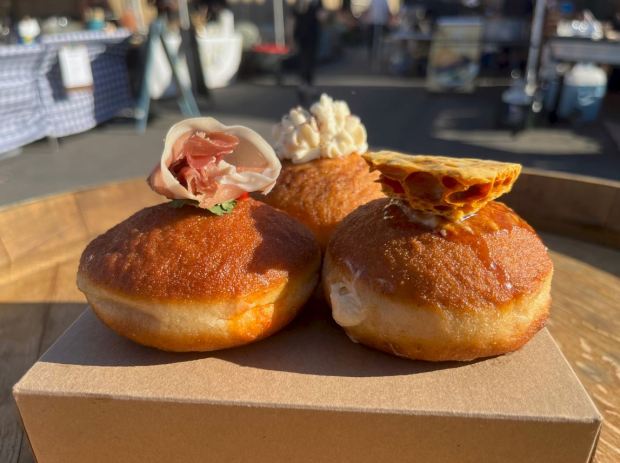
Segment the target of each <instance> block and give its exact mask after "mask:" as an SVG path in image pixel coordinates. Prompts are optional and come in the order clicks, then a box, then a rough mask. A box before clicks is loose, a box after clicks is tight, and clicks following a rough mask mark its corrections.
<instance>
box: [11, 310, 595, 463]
mask: <svg viewBox="0 0 620 463" xmlns="http://www.w3.org/2000/svg"><path fill="white" fill-rule="evenodd" d="M14 395H15V398H16V400H17V404H18V406H19V410H20V413H21V416H22V419H23V423H24V425H25V428H26V431H27V434H28V436H29V438H30V442H31V444H32V447H33V450H34V453H35V455H36V457H37V460H38V462H39V463H56V462H62V463H71V462H91V463H96V462H112V461H113V462H150V463H154V462H166V463H169V462H205V461H213V462H253V463H254V462H270V463H273V462H356V463H362V462H400V461H407V462H409V461H416V462H425V463H432V462H476V463H479V462H502V463H510V462H519V463H523V462H545V463H553V462H558V463H560V462H561V463H571V462H575V463H576V462H579V463H583V462H587V461H588V460H589V459H590V458H591V456H592V454H593V452H594V447H595V443H596V439H597V436H598V432H599V428H600V425H601V416H600V414H599V413H598V411H597V410H596V408H595V406H594V404H593V403H592V401H591V400H590V398H589V397H588V395H587V393H586V392H585V390H584V389H583V387H582V385H581V384H580V383H579V381H578V379H577V377H576V376H575V374H574V373H573V371H572V370H571V368H570V366H569V365H568V363H567V362H566V360H565V359H564V357H563V356H562V354H561V353H560V351H559V350H558V348H557V346H556V344H555V343H554V341H553V339H552V338H551V336H550V335H549V333H548V332H547V330H543V331H541V332H540V333H539V334H538V335H537V336H536V337H535V338H534V339H533V340H532V341H531V342H530V343H529V344H527V345H526V346H525V347H524V348H523V349H522V350H520V351H519V352H516V353H513V354H510V355H505V356H500V357H496V358H491V359H487V360H482V361H477V362H470V363H426V362H413V361H408V360H403V359H399V358H395V357H391V356H388V355H386V354H383V353H380V352H376V351H373V350H370V349H367V348H365V347H362V346H360V345H357V344H354V343H352V342H351V341H349V339H348V338H347V337H346V336H345V335H344V334H343V333H342V331H341V330H340V329H338V327H337V326H335V325H334V324H332V323H331V322H330V321H329V318H328V314H327V313H325V309H324V308H320V307H319V308H316V309H312V308H310V309H306V311H305V312H304V314H302V315H301V316H300V317H299V318H298V319H297V320H296V321H295V322H293V324H292V325H291V326H289V327H288V328H287V329H285V330H284V331H283V332H281V333H279V334H276V335H275V336H273V337H271V338H269V339H267V340H264V341H261V342H259V343H256V344H253V345H249V346H245V347H242V348H236V349H231V350H227V351H220V352H214V353H208V354H172V353H165V352H159V351H156V350H152V349H148V348H145V347H141V346H139V345H136V344H133V343H131V342H130V341H127V340H125V339H123V338H121V337H119V336H117V335H115V334H114V333H112V332H111V331H110V330H108V329H107V328H106V327H104V326H103V325H102V324H101V323H100V322H99V321H98V320H97V319H96V317H95V316H94V315H93V314H92V313H91V312H90V311H87V312H85V313H84V314H83V315H82V316H81V317H80V318H79V319H78V321H77V322H76V323H75V324H74V325H73V326H72V327H71V328H70V329H69V330H68V331H67V332H66V333H65V334H64V335H63V336H62V337H61V338H60V339H59V340H58V341H57V342H56V344H55V345H54V346H53V347H52V348H51V349H50V350H49V351H48V352H47V353H46V354H45V355H44V356H43V357H42V358H41V359H40V360H39V361H38V362H37V363H36V364H35V365H34V366H33V367H32V369H31V370H30V371H29V372H28V373H27V374H26V375H25V376H24V377H23V378H22V379H21V381H20V382H19V383H18V384H17V385H16V386H15V388H14Z"/></svg>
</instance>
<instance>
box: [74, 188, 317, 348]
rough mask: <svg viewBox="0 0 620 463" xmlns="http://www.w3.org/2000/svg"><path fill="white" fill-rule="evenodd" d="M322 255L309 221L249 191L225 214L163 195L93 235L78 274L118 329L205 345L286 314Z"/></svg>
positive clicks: (239, 340)
mask: <svg viewBox="0 0 620 463" xmlns="http://www.w3.org/2000/svg"><path fill="white" fill-rule="evenodd" d="M320 258H321V255H320V249H319V246H318V244H317V243H316V241H315V239H314V237H313V236H312V234H311V233H310V231H309V230H307V229H306V228H305V227H304V226H303V225H301V224H300V223H298V222H297V221H296V220H294V219H292V218H290V217H289V216H288V215H286V214H285V213H283V212H281V211H278V210H276V209H274V208H272V207H271V206H268V205H266V204H263V203H260V202H258V201H254V200H253V199H246V200H241V201H238V204H237V206H236V207H235V208H234V210H233V211H232V212H231V213H229V214H226V215H222V216H216V215H214V214H212V213H210V212H208V211H206V210H203V209H198V208H196V207H192V206H183V207H180V208H174V207H171V205H170V204H169V203H168V204H161V205H158V206H154V207H150V208H146V209H143V210H141V211H139V212H138V213H136V214H135V215H133V216H132V217H130V218H129V219H127V220H125V221H124V222H122V223H120V224H118V225H116V226H115V227H113V228H112V229H111V230H109V231H107V232H106V233H104V234H103V235H101V236H99V237H98V238H96V239H95V240H93V241H92V242H91V243H90V244H89V245H88V246H87V247H86V249H85V250H84V253H83V254H82V257H81V260H80V265H79V270H78V276H77V283H78V287H79V288H80V289H81V290H82V291H83V292H84V294H85V295H86V297H87V299H88V301H89V302H90V304H91V307H92V308H93V310H94V311H95V313H96V314H97V316H98V317H99V318H100V319H101V320H102V321H103V323H105V324H106V325H107V326H109V327H110V328H111V329H113V330H114V331H116V332H117V333H118V334H121V335H123V336H125V337H127V338H130V339H132V340H133V341H136V342H138V343H140V344H144V345H147V346H152V347H156V348H159V349H162V350H167V351H210V350H216V349H223V348H228V347H233V346H238V345H242V344H247V343H250V342H253V341H256V340H259V339H262V338H264V337H266V336H269V335H271V334H273V333H274V332H276V331H278V330H279V329H281V328H282V327H283V326H285V325H286V324H287V323H288V322H290V321H291V320H292V319H293V318H294V317H295V315H296V314H297V312H298V311H299V309H300V307H301V306H302V305H303V304H304V302H305V301H306V299H308V297H309V296H310V295H311V293H312V292H313V290H314V287H315V285H316V283H317V280H318V275H319V270H320Z"/></svg>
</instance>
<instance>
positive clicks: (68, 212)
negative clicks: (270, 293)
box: [0, 177, 620, 463]
mask: <svg viewBox="0 0 620 463" xmlns="http://www.w3.org/2000/svg"><path fill="white" fill-rule="evenodd" d="M541 178H542V177H541ZM542 180H544V181H545V182H546V181H547V180H546V179H544V178H543V179H542ZM542 180H541V181H542ZM569 180H572V179H569ZM536 181H537V180H536V179H534V177H531V178H530V179H529V180H528V182H530V186H531V187H532V188H535V186H532V182H534V183H535V182H536ZM524 183H525V182H524ZM556 184H557V185H559V186H557V185H556V189H557V191H556V193H557V194H556V197H561V196H562V195H564V196H566V195H565V192H564V190H566V189H567V188H568V187H567V184H566V182H559V181H558V182H556ZM607 187H608V185H605V188H603V187H601V186H600V185H599V186H597V185H593V186H592V188H598V189H599V190H601V191H603V192H604V195H605V198H607V197H608V196H609V197H613V201H612V200H609V201H608V202H609V204H608V205H607V206H606V209H605V210H604V211H603V212H600V211H599V212H597V214H598V215H596V214H594V215H593V213H592V214H591V216H587V214H585V213H584V214H585V215H581V216H580V217H581V218H584V217H586V218H588V220H589V221H590V222H591V223H587V224H584V223H575V221H574V218H571V219H570V220H572V222H570V224H571V225H570V226H571V227H572V228H571V234H572V235H575V234H577V235H578V236H584V237H585V238H586V239H589V238H592V239H595V240H597V241H603V242H605V243H607V244H610V245H612V246H613V245H615V244H616V243H617V242H618V241H619V240H618V236H620V235H619V234H618V233H617V232H616V231H617V230H618V229H620V226H619V225H618V224H619V223H620V221H619V220H618V216H620V212H619V211H620V206H618V204H620V188H617V189H616V191H615V192H614V193H613V194H612V193H610V192H609V191H608V189H607ZM580 188H581V189H580V190H576V191H578V192H579V193H580V194H581V193H583V191H582V189H583V188H586V187H584V186H583V185H581V186H580ZM532 191H537V190H532V189H529V190H527V192H525V190H524V195H525V196H523V197H522V196H520V195H519V196H514V195H513V196H512V200H511V202H512V203H513V206H514V207H515V208H516V209H517V210H518V211H519V212H520V213H521V214H523V215H524V216H525V217H526V219H529V217H528V216H529V215H530V214H529V212H531V213H532V214H533V218H535V217H536V215H535V212H536V209H537V208H536V204H537V203H536V201H537V200H536V198H535V197H529V196H527V195H530V196H531V194H532ZM590 192H591V191H590V190H589V191H588V192H587V193H588V194H589V193H590ZM526 193H527V195H526ZM528 197H529V199H527V198H528ZM128 198H129V199H128ZM526 200H527V201H526ZM530 200H531V201H530ZM157 201H159V198H157V197H156V196H154V195H153V194H152V193H151V192H149V191H148V190H147V189H146V188H145V187H144V182H143V181H142V180H140V181H139V182H136V181H129V182H119V183H118V184H115V185H113V186H110V187H107V188H105V189H92V190H87V191H83V192H77V193H71V194H67V195H64V197H63V196H61V197H52V198H46V199H44V200H42V201H38V202H37V201H35V202H32V203H29V204H26V205H22V206H21V207H19V208H11V209H9V210H6V209H5V210H0V462H2V463H25V462H33V461H34V458H33V456H32V454H31V451H30V447H29V445H28V440H27V438H26V437H25V435H24V433H23V431H22V426H21V423H20V420H19V415H18V413H17V410H16V407H15V404H14V401H13V398H12V397H11V387H12V386H13V384H15V383H16V382H17V380H18V379H19V378H20V377H21V376H22V375H23V374H24V373H25V372H26V371H27V369H28V368H29V367H30V366H31V365H32V364H33V363H34V362H35V361H36V359H37V358H38V357H39V356H40V355H41V354H42V353H43V352H44V351H45V350H46V349H47V348H48V347H49V346H50V345H51V344H52V343H53V342H54V340H55V339H56V338H57V337H58V336H59V335H60V334H61V333H62V332H63V331H64V330H65V329H66V328H67V327H68V326H69V325H70V324H71V322H72V321H73V320H74V319H75V318H76V317H77V316H78V314H79V313H80V312H81V311H82V310H84V308H85V307H86V305H85V300H84V298H83V296H82V294H81V293H80V292H79V291H78V290H77V288H76V286H75V273H76V269H77V259H78V256H79V254H80V252H81V250H82V249H83V247H84V245H85V243H86V242H87V241H88V240H89V239H91V238H92V237H93V236H95V235H96V234H98V233H100V232H101V231H103V230H105V229H107V228H109V227H110V226H111V225H113V224H114V223H116V222H118V221H120V220H122V219H123V218H125V217H127V216H128V215H130V214H131V213H133V212H134V211H136V210H137V209H139V208H141V207H144V206H145V205H149V204H153V203H155V202H157ZM571 201H572V200H571ZM569 203H570V201H569V202H567V204H566V205H565V206H562V207H563V208H564V209H563V210H564V212H562V210H556V211H554V212H553V213H554V214H555V216H554V218H558V217H560V213H561V214H564V215H566V216H567V217H568V215H567V214H568V212H566V211H568V210H570V204H569ZM55 206H59V208H56V207H55ZM528 208H529V209H530V211H529V212H528ZM57 210H58V211H60V212H59V213H58V214H56V211H57ZM538 210H540V209H538ZM605 214H607V215H605ZM595 215H596V216H595ZM599 215H600V217H598V216H599ZM547 217H548V215H547ZM569 218H570V217H569ZM567 220H568V219H567ZM596 220H598V221H599V222H600V223H598V222H596ZM567 223H569V222H567ZM16 224H17V225H20V224H21V225H20V226H19V227H18V226H16ZM33 224H36V226H33ZM584 226H587V227H586V228H584ZM20 229H21V230H22V232H21V233H20ZM559 229H561V227H559V226H556V227H552V230H553V231H554V232H555V231H558V230H559ZM24 230H35V231H37V230H38V231H43V232H44V234H47V235H48V238H49V240H47V239H46V240H43V241H40V242H38V241H32V240H29V239H28V237H27V236H25V235H24ZM583 230H586V232H587V233H585V235H581V233H582V231H583ZM610 230H611V231H612V232H613V233H612V235H609V231H610ZM542 237H543V240H544V241H545V243H546V244H547V246H548V247H549V248H550V250H551V254H552V258H553V260H554V263H555V276H554V280H553V287H552V296H553V305H552V315H551V319H550V321H549V324H548V326H549V328H550V330H551V332H552V334H553V336H554V337H555V339H556V340H557V341H558V343H559V345H560V347H561V349H562V351H563V352H564V354H565V356H566V357H567V359H568V360H569V362H570V363H571V365H572V367H573V368H574V369H575V371H576V373H577V375H578V376H579V378H580V379H581V381H582V382H583V384H584V386H585V388H586V389H587V391H588V392H589V394H590V396H591V397H592V398H593V399H594V401H595V403H596V405H597V406H598V408H599V410H600V411H601V412H602V414H603V416H604V419H605V421H604V423H603V428H602V432H601V435H600V439H599V443H598V449H597V452H596V455H595V460H594V461H595V462H596V463H614V462H618V461H620V251H618V250H616V249H612V248H609V247H603V246H599V245H597V244H590V243H587V242H584V241H581V240H576V239H572V238H567V237H563V236H560V235H558V234H545V233H542ZM24 258H25V259H26V260H24Z"/></svg>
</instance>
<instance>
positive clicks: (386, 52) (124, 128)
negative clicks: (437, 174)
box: [0, 0, 620, 205]
mask: <svg viewBox="0 0 620 463" xmlns="http://www.w3.org/2000/svg"><path fill="white" fill-rule="evenodd" d="M619 91H620V0H590V1H585V0H581V1H578V0H574V1H555V0H547V1H544V0H538V1H528V0H433V1H431V0H426V1H417V0H323V1H320V0H166V1H147V0H108V1H103V0H48V1H42V0H19V1H17V0H0V205H3V204H9V203H13V202H17V201H22V200H25V199H28V198H33V197H38V196H43V195H49V194H52V193H58V192H62V191H69V190H74V189H76V188H79V187H84V186H89V185H95V184H100V183H104V182H108V181H113V180H120V179H124V178H129V177H135V176H146V174H147V173H148V172H149V170H150V169H151V168H152V166H154V165H155V163H156V162H157V160H158V157H159V155H160V153H161V149H162V140H163V137H164V135H165V132H166V130H167V128H168V127H169V126H170V125H171V124H172V123H174V122H176V121H177V120H179V119H181V118H184V117H190V116H197V115H199V114H200V115H208V116H213V117H216V118H218V119H221V120H222V121H223V122H224V123H239V124H244V125H248V126H250V127H252V128H254V129H255V130H257V131H258V132H260V133H261V134H262V135H263V136H265V137H266V138H267V139H268V140H271V127H272V125H273V124H274V123H276V122H277V121H278V120H279V119H280V117H282V115H284V114H285V113H286V112H287V111H288V110H289V109H290V108H291V107H293V106H295V105H297V104H301V105H306V106H307V105H309V104H311V103H312V102H313V101H314V100H316V99H317V98H318V97H319V96H320V94H321V93H322V92H326V93H329V94H330V95H332V96H333V97H335V98H339V99H344V100H346V101H347V102H348V103H349V105H350V107H351V110H352V112H354V113H355V114H357V115H359V116H360V117H361V119H362V121H363V122H364V123H365V125H366V127H367V130H368V134H369V144H370V146H371V147H372V148H389V149H394V150H400V151H404V152H408V153H429V154H444V155H451V156H468V157H481V158H494V159H498V160H507V161H516V162H521V163H523V164H524V165H526V166H529V167H533V168H538V169H546V170H551V171H561V172H569V173H574V174H582V175H588V176H595V177H602V178H607V179H613V180H619V179H620V153H619V147H620V104H619V102H620V94H619Z"/></svg>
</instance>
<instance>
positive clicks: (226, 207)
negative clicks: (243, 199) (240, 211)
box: [207, 199, 237, 215]
mask: <svg viewBox="0 0 620 463" xmlns="http://www.w3.org/2000/svg"><path fill="white" fill-rule="evenodd" d="M236 205H237V200H236V199H231V200H230V201H225V202H223V203H219V204H216V205H215V206H213V207H209V208H208V209H207V210H208V211H210V212H211V213H212V214H215V215H224V214H230V213H231V212H232V211H233V209H234V208H235V206H236Z"/></svg>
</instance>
